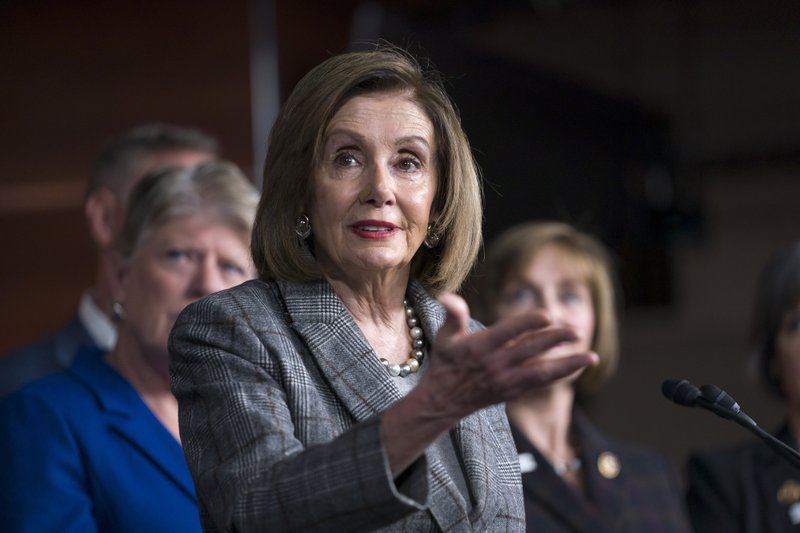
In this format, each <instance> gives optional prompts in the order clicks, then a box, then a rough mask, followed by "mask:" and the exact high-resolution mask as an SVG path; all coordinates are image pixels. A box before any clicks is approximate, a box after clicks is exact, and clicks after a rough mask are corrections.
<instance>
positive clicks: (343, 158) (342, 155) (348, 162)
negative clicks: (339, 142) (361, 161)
mask: <svg viewBox="0 0 800 533" xmlns="http://www.w3.org/2000/svg"><path fill="white" fill-rule="evenodd" d="M333 161H334V163H336V164H337V165H338V166H340V167H354V166H356V165H358V159H356V156H355V155H353V154H352V153H351V152H339V153H338V154H336V157H334V158H333Z"/></svg>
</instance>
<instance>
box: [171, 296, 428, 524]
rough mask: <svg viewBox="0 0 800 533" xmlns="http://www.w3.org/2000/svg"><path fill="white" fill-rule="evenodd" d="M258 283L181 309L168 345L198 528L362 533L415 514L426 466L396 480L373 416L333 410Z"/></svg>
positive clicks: (421, 503)
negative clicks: (355, 417) (356, 417)
mask: <svg viewBox="0 0 800 533" xmlns="http://www.w3.org/2000/svg"><path fill="white" fill-rule="evenodd" d="M264 287H268V285H267V284H264V283H263V282H255V283H250V284H245V285H243V286H240V287H238V288H236V289H234V290H232V291H226V292H222V293H217V294H215V295H212V296H210V297H207V298H204V299H202V300H200V301H199V302H196V303H195V304H192V305H190V306H189V307H187V308H186V309H185V310H184V312H183V313H182V314H181V315H180V317H179V319H178V320H177V322H176V324H175V327H174V329H173V332H172V335H171V337H170V344H169V348H170V354H171V366H170V371H171V376H172V390H173V393H174V394H175V396H176V397H177V399H178V403H179V408H180V431H181V438H182V441H183V446H184V453H185V455H186V459H187V461H188V464H189V468H190V470H191V473H192V476H193V478H194V482H195V485H196V489H197V494H198V499H199V506H200V514H201V520H202V522H203V527H204V528H205V530H206V531H266V530H268V531H276V532H277V531H345V530H346V531H373V530H375V529H378V528H381V527H383V526H387V525H389V524H392V523H393V522H396V521H398V520H400V519H402V518H403V517H405V516H407V515H409V514H412V513H414V512H416V511H419V510H421V509H424V508H425V502H426V498H427V495H428V490H429V489H428V481H427V463H426V459H425V458H424V457H423V458H421V459H420V460H418V461H417V463H415V464H414V465H413V466H412V467H411V469H410V470H409V472H408V473H407V474H406V475H404V476H403V482H402V483H398V484H397V485H396V484H395V482H394V481H393V480H392V476H391V472H390V470H389V467H388V461H387V458H386V456H385V451H384V446H383V444H382V442H381V432H380V417H379V416H375V417H372V418H369V419H367V420H363V421H358V422H357V421H354V420H352V419H350V418H348V416H347V413H345V412H340V410H339V409H337V407H336V401H335V398H330V396H332V392H331V391H330V390H326V386H325V382H324V379H322V378H321V377H320V376H319V374H318V373H315V371H314V370H315V369H314V366H313V364H309V354H308V353H307V351H306V350H305V349H304V347H303V344H302V340H300V339H299V338H298V336H297V335H296V334H295V333H294V332H293V331H292V329H291V328H290V326H289V325H288V323H287V322H288V319H287V317H286V316H285V313H284V312H282V311H281V308H280V302H279V300H280V298H279V295H277V291H272V292H271V291H270V290H268V289H265V288H264ZM298 412H300V413H301V415H300V416H298ZM309 427H314V428H322V429H317V430H315V431H317V433H316V434H313V433H310V430H309V429H308V428H309ZM328 429H329V430H330V431H326V430H328ZM327 435H333V438H331V439H328V438H327ZM299 437H302V438H299Z"/></svg>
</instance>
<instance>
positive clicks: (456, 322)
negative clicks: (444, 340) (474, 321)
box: [438, 292, 469, 337]
mask: <svg viewBox="0 0 800 533" xmlns="http://www.w3.org/2000/svg"><path fill="white" fill-rule="evenodd" d="M439 303H441V304H442V306H443V307H444V310H445V311H447V317H446V318H445V321H444V324H442V327H441V328H440V329H439V333H438V335H442V334H444V335H445V337H459V336H462V335H466V334H467V326H468V325H469V306H468V305H467V302H465V301H464V299H463V298H461V297H460V296H457V295H455V294H453V293H451V292H447V293H444V294H442V295H440V296H439Z"/></svg>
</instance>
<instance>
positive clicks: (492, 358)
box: [420, 293, 598, 418]
mask: <svg viewBox="0 0 800 533" xmlns="http://www.w3.org/2000/svg"><path fill="white" fill-rule="evenodd" d="M439 301H440V302H441V303H442V305H443V306H444V308H445V310H446V311H447V319H446V320H445V323H444V324H443V326H442V327H441V328H440V329H439V333H438V335H437V338H436V341H435V342H434V344H433V347H432V351H433V357H431V365H430V368H429V369H428V371H427V372H426V374H425V376H424V377H423V381H422V382H421V383H420V386H423V384H424V385H425V386H431V387H432V388H434V387H435V390H436V391H437V393H436V394H435V395H434V398H435V403H436V408H437V409H442V410H444V411H446V412H450V413H451V414H452V415H453V416H456V417H459V418H460V417H463V416H466V415H467V414H469V413H471V412H473V411H475V410H477V409H481V408H483V407H486V406H489V405H492V404H496V403H500V402H505V401H509V400H513V399H515V398H517V397H519V396H520V395H521V394H522V393H524V392H525V391H527V390H529V389H532V388H537V387H545V386H547V385H549V384H551V383H553V382H554V381H556V380H558V379H560V378H563V377H565V376H568V375H570V374H572V373H573V372H575V371H577V370H579V369H581V368H584V367H586V366H591V365H594V364H596V363H597V361H598V358H597V355H596V354H594V353H592V352H584V353H575V354H573V355H568V356H563V357H557V358H555V357H540V356H541V355H542V354H544V353H545V352H547V351H548V350H549V349H550V348H552V347H554V346H556V345H557V344H559V343H562V342H571V341H574V340H575V334H574V333H573V332H572V330H570V329H569V328H565V327H559V326H554V325H552V323H551V322H550V319H549V318H548V317H547V315H546V314H545V313H542V312H538V311H533V312H529V313H524V314H519V315H516V316H511V317H508V318H506V319H503V320H500V321H498V322H497V323H495V324H493V325H492V326H490V327H488V328H486V329H484V330H481V331H478V332H475V333H469V332H468V331H467V328H468V325H469V320H470V317H469V308H468V306H467V303H466V302H465V301H464V300H463V299H462V298H461V297H459V296H456V295H455V294H450V293H448V294H443V295H442V296H440V298H439ZM426 382H427V383H426Z"/></svg>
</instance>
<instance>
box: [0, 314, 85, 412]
mask: <svg viewBox="0 0 800 533" xmlns="http://www.w3.org/2000/svg"><path fill="white" fill-rule="evenodd" d="M82 346H85V347H92V348H98V347H97V345H96V344H95V342H94V339H92V337H91V335H89V331H88V330H87V329H86V326H84V325H83V322H81V319H80V317H79V316H78V314H77V313H76V314H75V315H74V316H73V317H72V318H71V319H70V321H69V322H67V323H66V324H64V326H63V327H62V328H61V329H59V330H57V331H55V332H53V333H52V334H50V335H48V336H47V337H44V338H42V339H39V340H37V341H35V342H33V343H31V344H28V345H27V346H23V347H22V348H20V349H18V350H16V351H14V352H11V353H9V354H8V355H5V356H3V357H2V358H0V397H3V396H5V395H7V394H9V393H11V392H13V391H15V390H16V389H18V388H20V387H21V386H23V385H25V384H26V383H30V382H31V381H33V380H34V379H37V378H40V377H42V376H44V375H47V374H52V373H54V372H60V371H61V370H64V369H65V368H67V367H68V366H69V365H70V363H71V362H72V359H73V357H75V354H76V353H78V349H79V348H81V347H82Z"/></svg>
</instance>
